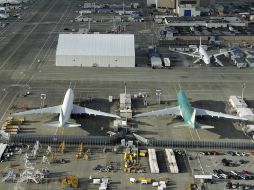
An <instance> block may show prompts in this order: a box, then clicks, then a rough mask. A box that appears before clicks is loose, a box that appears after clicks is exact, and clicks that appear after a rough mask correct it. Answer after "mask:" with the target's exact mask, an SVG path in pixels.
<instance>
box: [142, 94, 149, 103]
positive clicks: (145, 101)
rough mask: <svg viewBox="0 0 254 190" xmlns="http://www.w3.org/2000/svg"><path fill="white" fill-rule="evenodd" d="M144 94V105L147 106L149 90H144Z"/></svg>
mask: <svg viewBox="0 0 254 190" xmlns="http://www.w3.org/2000/svg"><path fill="white" fill-rule="evenodd" d="M142 96H143V97H144V106H147V97H148V95H147V92H142Z"/></svg>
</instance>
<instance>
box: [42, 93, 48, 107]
mask: <svg viewBox="0 0 254 190" xmlns="http://www.w3.org/2000/svg"><path fill="white" fill-rule="evenodd" d="M46 98H47V95H46V94H41V108H44V106H45V100H46Z"/></svg>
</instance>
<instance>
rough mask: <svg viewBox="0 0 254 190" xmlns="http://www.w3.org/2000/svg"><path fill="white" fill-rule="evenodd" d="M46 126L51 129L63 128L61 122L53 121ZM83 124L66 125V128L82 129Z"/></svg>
mask: <svg viewBox="0 0 254 190" xmlns="http://www.w3.org/2000/svg"><path fill="white" fill-rule="evenodd" d="M45 125H46V126H49V127H62V126H61V124H60V122H59V121H53V122H49V123H45ZM80 126H81V124H78V123H65V124H64V127H80Z"/></svg>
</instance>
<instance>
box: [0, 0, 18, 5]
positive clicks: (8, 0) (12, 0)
mask: <svg viewBox="0 0 254 190" xmlns="http://www.w3.org/2000/svg"><path fill="white" fill-rule="evenodd" d="M21 3H22V1H19V0H0V5H5V4H10V5H19V4H21Z"/></svg>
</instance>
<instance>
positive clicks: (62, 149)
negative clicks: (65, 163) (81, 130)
mask: <svg viewBox="0 0 254 190" xmlns="http://www.w3.org/2000/svg"><path fill="white" fill-rule="evenodd" d="M59 149H60V152H61V153H62V154H64V152H65V142H64V141H63V142H62V143H61V144H60V145H59Z"/></svg>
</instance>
